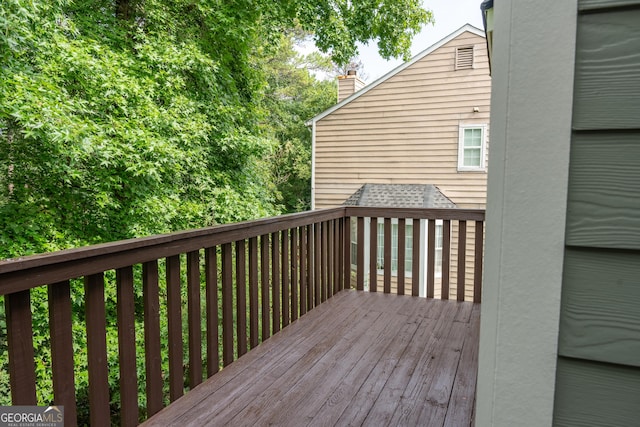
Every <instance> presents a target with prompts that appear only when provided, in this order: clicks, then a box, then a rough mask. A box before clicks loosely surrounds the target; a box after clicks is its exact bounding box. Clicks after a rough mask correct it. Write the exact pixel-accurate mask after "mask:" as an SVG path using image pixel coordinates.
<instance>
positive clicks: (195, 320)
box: [187, 251, 202, 389]
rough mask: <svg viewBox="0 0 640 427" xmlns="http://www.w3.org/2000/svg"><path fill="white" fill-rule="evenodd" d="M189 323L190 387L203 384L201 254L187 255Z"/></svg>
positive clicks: (192, 252) (189, 253)
mask: <svg viewBox="0 0 640 427" xmlns="http://www.w3.org/2000/svg"><path fill="white" fill-rule="evenodd" d="M187 323H188V325H189V326H188V328H189V387H191V388H192V389H193V388H194V387H195V386H197V385H198V384H200V383H201V382H202V336H201V332H202V330H201V324H202V323H201V317H200V252H199V251H191V252H188V253H187Z"/></svg>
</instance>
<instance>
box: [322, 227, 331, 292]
mask: <svg viewBox="0 0 640 427" xmlns="http://www.w3.org/2000/svg"><path fill="white" fill-rule="evenodd" d="M327 228H328V223H327V222H322V223H320V266H321V269H320V284H321V286H320V302H325V301H326V300H327V298H328V297H329V278H328V274H327V271H328V268H329V260H328V254H327V244H328V242H327V234H328V233H327Z"/></svg>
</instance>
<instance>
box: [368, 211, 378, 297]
mask: <svg viewBox="0 0 640 427" xmlns="http://www.w3.org/2000/svg"><path fill="white" fill-rule="evenodd" d="M369 292H378V218H377V217H373V218H371V224H370V225H369Z"/></svg>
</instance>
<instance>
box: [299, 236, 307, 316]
mask: <svg viewBox="0 0 640 427" xmlns="http://www.w3.org/2000/svg"><path fill="white" fill-rule="evenodd" d="M307 256H308V254H307V227H300V316H302V315H303V314H305V313H306V312H307V307H308V305H307V286H308V284H307V278H308V274H309V273H308V271H307V270H308V264H307Z"/></svg>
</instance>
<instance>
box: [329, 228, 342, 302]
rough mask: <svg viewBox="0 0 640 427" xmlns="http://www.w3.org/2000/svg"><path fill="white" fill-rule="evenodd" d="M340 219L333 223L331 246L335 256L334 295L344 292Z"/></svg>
mask: <svg viewBox="0 0 640 427" xmlns="http://www.w3.org/2000/svg"><path fill="white" fill-rule="evenodd" d="M340 224H341V221H340V219H338V220H335V221H333V242H332V246H331V253H332V254H333V289H334V294H335V293H338V292H340V291H341V290H342V284H341V283H340V275H341V271H342V270H341V268H342V267H341V264H340V260H341V259H342V257H341V250H340V249H341V248H342V245H341V240H340Z"/></svg>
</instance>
